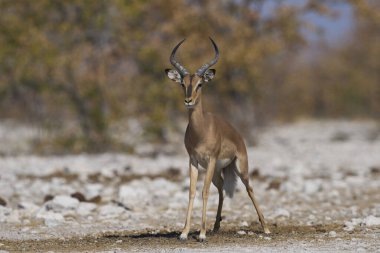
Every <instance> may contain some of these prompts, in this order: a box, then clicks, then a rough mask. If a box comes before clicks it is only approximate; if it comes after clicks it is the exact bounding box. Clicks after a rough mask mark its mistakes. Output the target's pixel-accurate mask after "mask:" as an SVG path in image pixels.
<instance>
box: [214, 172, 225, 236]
mask: <svg viewBox="0 0 380 253" xmlns="http://www.w3.org/2000/svg"><path fill="white" fill-rule="evenodd" d="M212 183H213V184H214V185H215V186H216V188H217V189H218V192H219V204H218V211H217V212H216V219H215V224H214V229H213V231H214V232H218V231H219V228H220V222H221V221H222V207H223V200H224V196H223V183H224V182H223V178H222V175H221V174H220V173H217V172H216V171H215V174H214V177H213V179H212Z"/></svg>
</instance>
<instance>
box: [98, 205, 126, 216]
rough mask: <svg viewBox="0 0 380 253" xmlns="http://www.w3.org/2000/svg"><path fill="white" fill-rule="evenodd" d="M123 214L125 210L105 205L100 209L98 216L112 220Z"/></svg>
mask: <svg viewBox="0 0 380 253" xmlns="http://www.w3.org/2000/svg"><path fill="white" fill-rule="evenodd" d="M124 212H125V209H124V208H122V207H119V206H114V205H105V206H102V207H100V209H99V215H100V216H102V217H104V218H113V217H117V216H119V215H121V214H122V213H124Z"/></svg>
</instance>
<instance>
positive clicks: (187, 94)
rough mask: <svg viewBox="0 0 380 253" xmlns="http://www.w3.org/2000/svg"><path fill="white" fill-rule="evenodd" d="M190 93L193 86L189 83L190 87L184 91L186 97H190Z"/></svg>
mask: <svg viewBox="0 0 380 253" xmlns="http://www.w3.org/2000/svg"><path fill="white" fill-rule="evenodd" d="M192 93H193V85H192V84H191V83H190V85H189V86H188V87H187V89H186V97H191V94H192Z"/></svg>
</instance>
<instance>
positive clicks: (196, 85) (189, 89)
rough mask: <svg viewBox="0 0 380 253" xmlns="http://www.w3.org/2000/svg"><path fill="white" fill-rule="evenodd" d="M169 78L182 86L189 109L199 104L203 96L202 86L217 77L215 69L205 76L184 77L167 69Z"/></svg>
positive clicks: (207, 72) (209, 70) (192, 75)
mask: <svg viewBox="0 0 380 253" xmlns="http://www.w3.org/2000/svg"><path fill="white" fill-rule="evenodd" d="M166 74H167V75H168V77H169V78H170V79H171V80H172V81H174V82H177V83H179V84H180V85H181V87H182V89H183V92H184V95H185V106H186V107H187V108H188V109H191V108H193V107H194V106H196V105H197V103H198V102H199V98H200V96H201V91H202V84H203V83H204V82H209V81H211V79H212V78H213V77H214V76H215V69H208V70H206V72H205V73H204V74H203V76H198V75H196V74H191V75H190V74H188V75H185V76H184V77H182V76H181V75H180V74H179V73H178V71H177V70H172V69H167V70H166Z"/></svg>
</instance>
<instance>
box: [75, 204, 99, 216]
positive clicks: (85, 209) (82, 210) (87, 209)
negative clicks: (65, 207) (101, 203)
mask: <svg viewBox="0 0 380 253" xmlns="http://www.w3.org/2000/svg"><path fill="white" fill-rule="evenodd" d="M96 207H97V205H96V204H93V203H87V202H81V203H79V206H78V208H77V213H78V214H79V215H81V216H87V215H89V214H91V212H92V211H94V210H95V209H96Z"/></svg>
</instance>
